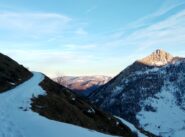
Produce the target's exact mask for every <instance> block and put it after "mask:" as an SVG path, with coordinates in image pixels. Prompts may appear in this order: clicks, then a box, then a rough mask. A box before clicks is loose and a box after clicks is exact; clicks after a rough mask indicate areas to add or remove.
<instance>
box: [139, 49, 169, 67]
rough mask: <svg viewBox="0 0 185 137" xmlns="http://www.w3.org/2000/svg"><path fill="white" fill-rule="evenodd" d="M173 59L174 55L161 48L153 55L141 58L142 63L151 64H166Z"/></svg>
mask: <svg viewBox="0 0 185 137" xmlns="http://www.w3.org/2000/svg"><path fill="white" fill-rule="evenodd" d="M172 60H173V56H172V55H171V54H170V53H168V52H166V51H164V50H161V49H157V50H156V51H154V52H153V53H152V54H151V55H149V56H147V57H145V58H143V59H141V60H139V62H140V63H143V64H146V65H150V66H164V65H166V64H168V63H170V62H171V61H172Z"/></svg>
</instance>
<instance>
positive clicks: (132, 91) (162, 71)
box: [89, 50, 185, 137]
mask: <svg viewBox="0 0 185 137" xmlns="http://www.w3.org/2000/svg"><path fill="white" fill-rule="evenodd" d="M89 99H90V100H91V101H92V102H93V103H94V104H96V105H97V106H98V107H100V108H101V109H102V110H104V111H106V112H110V113H112V114H113V115H117V116H120V117H122V118H124V119H126V120H128V121H129V122H131V123H133V124H135V125H136V126H137V127H142V128H144V129H145V130H147V131H150V132H152V133H153V134H155V135H158V136H161V137H184V135H185V117H184V116H185V59H184V58H181V57H173V56H172V55H171V54H169V53H167V52H165V51H163V50H156V51H155V52H153V53H152V54H151V55H149V56H147V57H145V58H143V59H141V60H137V61H135V62H134V63H133V64H132V65H130V66H128V67H127V68H126V69H124V70H123V71H122V72H121V73H120V74H119V75H117V76H116V77H115V78H113V79H112V80H110V81H109V82H108V83H107V84H105V85H104V86H102V87H100V88H99V89H97V90H96V91H95V92H92V93H91V94H90V95H89Z"/></svg>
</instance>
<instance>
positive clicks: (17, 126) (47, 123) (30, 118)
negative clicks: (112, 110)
mask: <svg viewBox="0 0 185 137" xmlns="http://www.w3.org/2000/svg"><path fill="white" fill-rule="evenodd" d="M33 74H34V75H33V77H32V78H31V79H29V80H28V81H26V82H25V83H23V84H21V85H19V86H17V87H16V88H14V89H12V90H9V91H7V92H4V93H2V94H0V137H61V136H63V137H83V136H84V137H110V135H105V134H102V133H98V132H95V131H90V130H88V129H85V128H81V127H77V126H74V125H70V124H65V123H62V122H57V121H53V120H49V119H47V118H45V117H42V116H40V115H38V114H37V113H35V112H32V111H31V110H30V103H31V100H30V99H31V98H32V97H33V96H38V95H41V94H42V95H44V94H45V91H44V90H43V89H42V88H41V87H40V86H39V83H40V82H41V81H42V80H43V79H44V75H42V74H41V73H36V72H34V73H33ZM25 110H26V111H25Z"/></svg>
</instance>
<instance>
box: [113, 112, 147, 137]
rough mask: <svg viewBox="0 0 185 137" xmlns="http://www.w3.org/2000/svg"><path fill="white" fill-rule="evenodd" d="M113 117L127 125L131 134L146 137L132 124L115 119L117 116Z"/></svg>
mask: <svg viewBox="0 0 185 137" xmlns="http://www.w3.org/2000/svg"><path fill="white" fill-rule="evenodd" d="M115 117H116V118H117V119H119V120H120V121H121V122H122V123H123V124H125V125H127V126H128V127H129V128H130V129H131V130H132V132H135V133H137V135H138V137H147V136H145V135H144V134H142V133H141V132H140V131H139V130H138V129H137V128H136V127H135V126H134V125H133V124H131V123H129V122H128V121H126V120H124V119H122V118H120V117H117V116H115Z"/></svg>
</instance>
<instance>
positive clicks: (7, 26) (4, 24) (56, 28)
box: [0, 12, 71, 36]
mask: <svg viewBox="0 0 185 137" xmlns="http://www.w3.org/2000/svg"><path fill="white" fill-rule="evenodd" d="M70 21H71V18H70V17H68V16H65V15H61V14H56V13H20V12H1V13H0V30H3V31H8V32H10V33H11V34H12V33H13V34H15V33H24V35H25V34H27V35H39V36H42V35H48V34H55V33H61V32H63V30H64V29H65V28H66V26H67V25H68V24H69V22H70Z"/></svg>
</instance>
